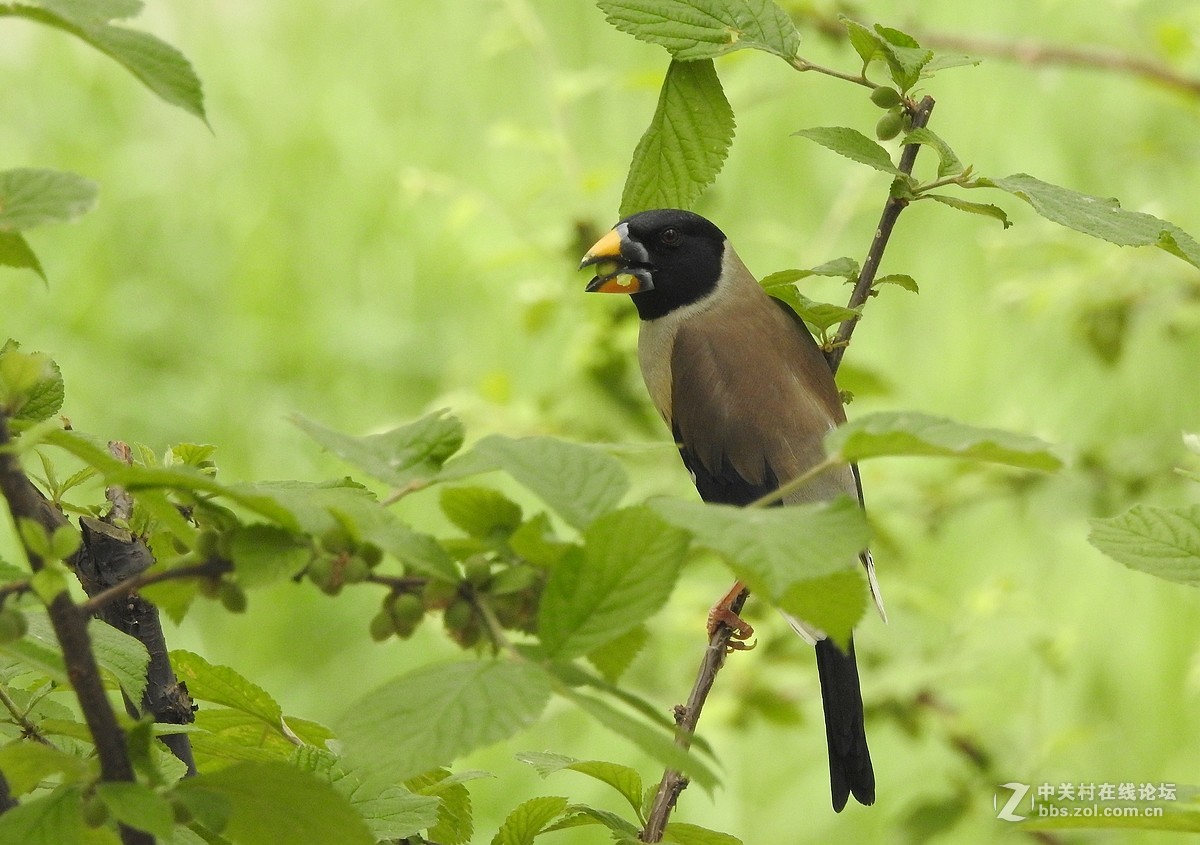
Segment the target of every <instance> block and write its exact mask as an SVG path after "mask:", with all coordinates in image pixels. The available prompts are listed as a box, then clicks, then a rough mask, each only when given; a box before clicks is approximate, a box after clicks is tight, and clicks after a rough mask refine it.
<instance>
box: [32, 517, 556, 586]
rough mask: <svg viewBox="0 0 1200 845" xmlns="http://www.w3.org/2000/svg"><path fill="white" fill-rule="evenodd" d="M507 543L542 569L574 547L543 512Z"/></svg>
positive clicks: (529, 521)
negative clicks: (557, 531) (555, 528)
mask: <svg viewBox="0 0 1200 845" xmlns="http://www.w3.org/2000/svg"><path fill="white" fill-rule="evenodd" d="M508 545H509V548H511V549H512V550H513V551H514V552H515V553H516V554H518V555H520V556H521V557H523V558H524V559H525V560H527V561H529V562H530V563H532V564H533V565H534V566H540V567H542V568H544V569H549V568H550V567H552V566H557V565H558V562H559V561H560V560H562V558H563V555H565V554H566V553H567V551H568V550H570V549H572V548H576V547H575V545H574V544H573V543H565V542H563V541H562V540H559V539H558V538H557V537H556V536H555V534H554V527H553V526H552V525H551V524H550V517H549V516H547V515H546V514H544V513H539V514H538V515H537V516H535V517H533V518H531V519H528V520H526V521H525V522H523V523H522V524H521V527H520V528H518V529H517V530H516V531H514V532H513V533H512V536H511V537H509V538H508ZM26 574H28V573H26Z"/></svg>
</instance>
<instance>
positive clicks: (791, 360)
mask: <svg viewBox="0 0 1200 845" xmlns="http://www.w3.org/2000/svg"><path fill="white" fill-rule="evenodd" d="M579 266H580V269H581V270H582V269H585V268H593V272H595V274H596V275H595V276H594V277H593V278H592V280H591V281H590V282H588V284H587V287H586V291H588V292H591V293H595V292H600V293H619V294H628V295H629V296H630V298H631V299H632V301H633V305H634V307H635V308H636V309H637V313H638V316H639V318H640V320H639V333H638V361H639V363H640V365H641V371H642V377H643V380H644V381H645V383H646V389H647V392H648V393H649V394H650V399H651V401H652V402H653V404H654V406H655V408H657V410H658V412H659V414H660V415H661V416H662V418H663V420H664V422H666V424H667V427H668V428H669V429H670V431H671V433H672V435H673V436H674V438H675V443H676V445H677V446H678V448H679V454H680V456H681V457H682V458H683V463H684V465H685V467H686V468H687V470H688V471H689V473H690V474H691V477H692V481H693V482H694V484H695V486H696V489H697V490H698V492H699V494H700V497H701V498H702V499H703V500H705V501H707V502H717V503H721V504H726V505H740V506H745V505H748V504H750V503H752V502H754V501H756V500H758V499H760V498H762V497H763V496H765V495H767V494H769V493H771V492H772V491H774V490H776V489H778V488H779V487H780V486H781V485H782V484H785V483H786V482H788V481H789V480H791V479H794V478H797V477H799V476H800V475H801V474H802V473H804V472H805V471H806V470H808V469H810V468H811V467H813V466H815V465H816V464H817V463H818V462H820V461H821V460H823V458H824V451H823V448H822V440H823V438H824V436H825V435H826V434H827V433H828V432H829V431H830V430H831V429H833V428H835V427H836V426H838V425H840V424H841V423H843V422H845V420H846V415H845V410H844V409H843V407H842V399H841V395H840V393H839V392H838V389H837V386H836V384H835V382H834V378H833V371H832V370H831V368H830V366H829V364H828V362H827V361H826V358H825V356H824V354H823V353H822V351H821V349H820V347H818V345H817V343H816V341H815V340H814V339H813V336H812V334H811V333H810V332H809V330H808V328H807V326H805V325H804V322H803V321H802V320H801V319H800V318H799V317H798V316H797V315H796V314H795V312H794V311H792V310H791V308H790V307H788V305H787V304H786V303H783V302H781V301H779V300H777V299H775V298H774V297H772V296H770V295H769V294H767V293H766V291H764V289H763V288H762V286H761V285H760V284H759V283H758V282H757V280H756V279H755V277H754V276H753V275H752V274H751V272H750V270H749V269H747V267H746V265H745V264H744V263H743V262H742V260H741V259H740V258H739V257H738V254H737V253H736V252H735V251H734V248H733V245H732V244H731V243H730V242H729V239H728V238H727V237H726V236H725V234H724V233H723V232H722V231H721V230H720V229H719V228H718V227H717V226H716V225H715V224H714V223H712V222H711V221H709V220H708V219H706V218H704V217H702V216H700V215H698V214H695V213H693V212H690V211H684V210H681V209H674V208H664V209H654V210H650V211H642V212H639V213H636V214H633V215H630V216H628V217H625V218H624V219H622V220H620V221H619V222H618V223H617V224H616V225H615V226H614V227H613V228H612V229H611V230H610V231H609V232H607V233H606V234H605V235H604V236H603V237H601V238H600V239H599V240H598V241H597V242H596V243H595V245H594V246H592V247H591V249H589V250H588V251H587V253H586V254H585V255H584V257H583V260H582V261H581V262H580V265H579ZM843 495H849V496H852V497H855V498H856V499H857V500H858V501H859V503H860V504H861V503H862V485H861V482H860V479H859V475H858V469H857V467H855V466H854V465H849V466H841V467H838V468H836V469H834V470H829V471H826V472H824V473H822V474H820V475H819V476H816V477H815V478H813V479H812V480H811V481H809V482H808V483H806V484H805V485H804V486H802V487H801V488H800V489H798V490H796V491H795V492H793V493H791V494H789V495H787V496H786V497H785V499H784V502H783V503H784V504H795V503H800V502H816V501H822V500H828V499H834V498H837V497H839V496H843ZM860 560H861V562H862V564H863V566H865V567H866V569H867V577H868V583H869V585H870V588H871V592H872V595H873V596H874V598H875V601H876V604H877V606H878V608H879V611H880V614H881V615H883V616H884V619H885V620H886V615H885V614H884V610H883V604H882V601H881V600H880V598H879V588H878V583H877V581H876V578H875V568H874V563H873V561H872V560H871V557H870V553H869V552H868V551H866V550H864V551H863V552H862V554H861V555H860ZM742 589H743V585H742V584H741V583H740V582H739V583H737V584H735V585H734V588H733V589H732V590H731V591H730V593H729V595H727V596H726V597H725V599H723V600H722V601H721V602H718V604H717V606H716V607H714V609H713V613H712V614H710V617H709V628H710V633H711V632H712V630H714V625H716V624H719V623H725V624H728V625H729V626H730V627H731V628H732V629H733V639H731V640H730V644H731V645H732V646H734V647H735V648H736V647H739V646H740V647H741V648H746V647H747V646H746V645H745V644H744V643H743V642H741V641H743V640H745V639H746V638H747V637H748V636H749V635H750V633H751V631H752V629H750V627H749V626H748V625H746V624H745V623H744V622H742V621H741V620H740V619H739V618H738V617H737V616H736V614H734V613H733V612H732V611H731V610H730V608H729V602H730V601H731V600H732V598H733V597H734V596H736V595H737V594H738V593H740V592H741V590H742ZM784 616H785V618H787V620H788V622H789V624H790V625H791V626H792V628H793V629H794V630H795V631H796V632H797V633H798V634H799V635H800V636H801V637H803V638H804V639H806V640H807V641H808V642H810V643H812V644H813V645H814V646H815V650H816V662H817V673H818V676H819V678H820V687H821V699H822V707H823V710H824V716H825V735H826V740H827V743H828V749H829V779H830V792H831V798H832V804H833V808H834V810H835V811H837V812H841V811H842V809H843V808H844V807H845V806H846V803H847V801H848V800H849V796H850V795H851V794H853V796H854V798H855V799H856V800H857V801H858V802H859V803H861V804H865V805H869V804H873V803H874V801H875V774H874V769H873V767H872V765H871V753H870V749H869V748H868V746H867V736H866V728H865V724H864V719H863V702H862V692H861V688H860V685H859V676H858V666H857V662H856V660H855V655H854V641H853V638H851V639H850V641H849V642H848V644H847V646H846V648H845V649H843V648H842V647H841V646H839V645H838V644H837V643H836V642H834V641H833V640H832V639H830V638H829V637H827V636H825V634H824V633H823V632H821V631H819V630H817V629H815V628H814V627H813V626H812V625H809V624H808V623H806V622H804V621H803V620H800V619H796V618H794V617H792V616H790V615H788V614H784Z"/></svg>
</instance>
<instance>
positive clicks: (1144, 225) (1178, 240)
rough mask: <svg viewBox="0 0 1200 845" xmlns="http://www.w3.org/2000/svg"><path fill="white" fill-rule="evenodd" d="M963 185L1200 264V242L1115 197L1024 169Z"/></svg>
mask: <svg viewBox="0 0 1200 845" xmlns="http://www.w3.org/2000/svg"><path fill="white" fill-rule="evenodd" d="M966 187H971V188H976V187H983V188H999V189H1000V190H1002V191H1007V192H1008V193H1010V194H1012V195H1013V196H1015V197H1019V198H1020V199H1023V200H1025V201H1026V202H1027V203H1029V204H1030V205H1031V206H1033V209H1034V211H1036V212H1037V213H1038V214H1040V215H1041V216H1042V217H1045V218H1046V219H1047V220H1050V221H1053V222H1055V223H1058V224H1059V225H1062V226H1066V227H1067V228H1070V229H1074V230H1075V231H1077V232H1082V233H1083V234H1085V235H1091V236H1092V237H1094V238H1100V239H1101V240H1105V241H1108V242H1109V243H1114V244H1117V245H1118V246H1157V247H1158V248H1160V249H1162V250H1164V251H1166V252H1169V253H1171V254H1172V255H1174V256H1175V257H1176V258H1181V259H1183V260H1184V261H1186V262H1187V263H1189V264H1191V265H1192V266H1194V267H1200V244H1198V243H1196V240H1195V239H1194V238H1193V237H1192V236H1191V235H1189V234H1188V233H1187V232H1185V231H1183V230H1182V229H1180V228H1179V227H1178V226H1176V225H1175V224H1173V223H1169V222H1167V221H1166V220H1160V219H1159V218H1157V217H1155V216H1154V215H1152V214H1145V213H1143V212H1140V211H1126V210H1125V209H1123V208H1121V204H1120V203H1119V202H1117V200H1115V199H1104V198H1102V197H1094V196H1091V195H1089V194H1082V193H1079V192H1078V191H1072V190H1070V189H1069V188H1064V187H1061V186H1060V185H1052V184H1050V183H1049V182H1043V181H1042V180H1041V179H1037V178H1035V177H1033V176H1030V175H1028V174H1026V173H1016V174H1014V175H1012V176H1005V177H1004V178H1003V179H987V178H983V177H980V178H979V179H976V180H975V181H974V182H972V183H968V184H967V185H966Z"/></svg>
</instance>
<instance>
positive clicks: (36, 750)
mask: <svg viewBox="0 0 1200 845" xmlns="http://www.w3.org/2000/svg"><path fill="white" fill-rule="evenodd" d="M95 768H96V767H95V764H94V763H93V762H91V761H89V760H85V759H84V758H82V757H77V756H75V755H74V754H68V753H67V752H66V751H60V750H59V749H57V748H54V747H53V746H51V745H45V744H42V743H40V742H32V741H18V742H13V743H11V744H9V745H5V746H3V747H0V773H3V775H4V779H5V781H6V782H7V783H8V791H9V794H10V795H13V796H19V795H24V794H25V793H26V792H29V791H31V790H32V789H34V788H35V787H36V786H37V785H38V784H39V783H41V782H42V780H43V779H45V778H48V777H49V776H50V775H62V776H63V779H64V781H66V782H67V783H76V782H79V781H83V780H86V779H88V778H89V777H91V776H93V775H94V774H95Z"/></svg>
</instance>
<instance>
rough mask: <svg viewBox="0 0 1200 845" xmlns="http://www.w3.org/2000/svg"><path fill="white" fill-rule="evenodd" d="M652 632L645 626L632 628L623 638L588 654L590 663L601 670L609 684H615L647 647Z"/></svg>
mask: <svg viewBox="0 0 1200 845" xmlns="http://www.w3.org/2000/svg"><path fill="white" fill-rule="evenodd" d="M649 639H650V631H649V630H647V628H646V626H645V625H637V626H635V627H633V628H630V629H629V630H628V631H626V632H625V633H624V634H621V636H619V637H616V638H614V639H611V640H609V641H608V642H606V643H604V644H603V645H601V646H599V647H597V648H594V649H592V650H591V651H589V652H588V653H587V659H588V662H589V663H591V664H592V665H593V666H595V667H596V669H597V670H599V672H600V674H601V675H603V676H604V679H605V680H606V681H608V682H609V683H613V684H615V683H616V682H617V681H618V680H620V678H621V676H622V675H624V674H625V670H626V669H628V668H629V664H631V663H633V660H634V658H635V657H637V656H638V654H639V653H640V652H641V650H642V649H643V648H645V646H646V642H647V641H648V640H649Z"/></svg>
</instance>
